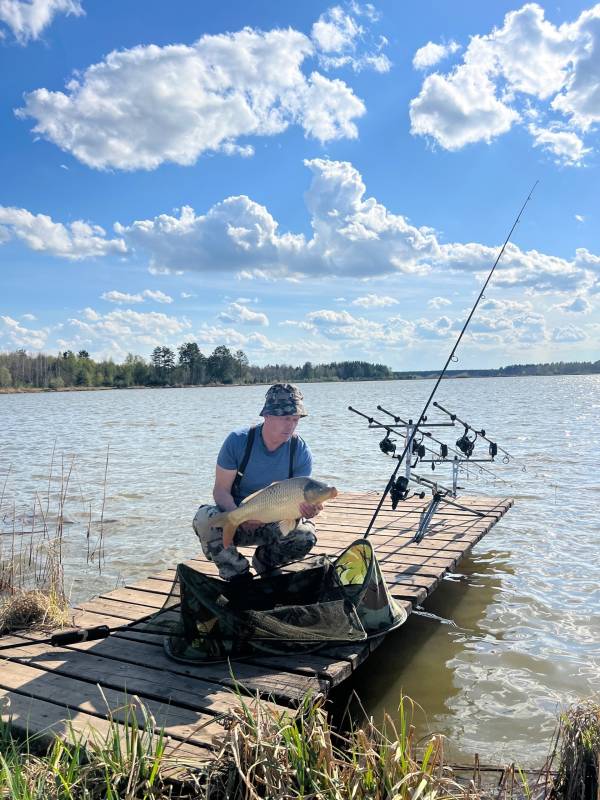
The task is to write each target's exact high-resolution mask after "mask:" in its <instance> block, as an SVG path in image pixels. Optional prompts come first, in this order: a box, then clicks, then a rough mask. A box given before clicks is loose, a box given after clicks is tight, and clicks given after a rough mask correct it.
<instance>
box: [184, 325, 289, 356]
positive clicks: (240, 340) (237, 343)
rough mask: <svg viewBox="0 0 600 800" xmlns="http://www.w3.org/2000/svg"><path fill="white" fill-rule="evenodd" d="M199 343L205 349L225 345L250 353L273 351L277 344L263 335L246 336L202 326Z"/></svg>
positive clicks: (227, 330)
mask: <svg viewBox="0 0 600 800" xmlns="http://www.w3.org/2000/svg"><path fill="white" fill-rule="evenodd" d="M196 337H197V339H198V343H199V344H200V346H201V347H203V348H204V349H207V348H211V347H216V346H217V345H221V344H225V345H226V346H227V347H232V348H243V349H248V350H249V351H261V352H262V351H271V350H274V349H275V348H276V346H277V345H276V344H275V343H274V342H272V341H271V340H270V339H268V338H267V337H266V336H265V335H264V334H262V333H250V334H245V333H241V332H240V331H238V330H236V329H235V328H227V327H223V326H220V325H206V324H204V325H202V326H201V328H200V329H199V330H198V331H197V333H196Z"/></svg>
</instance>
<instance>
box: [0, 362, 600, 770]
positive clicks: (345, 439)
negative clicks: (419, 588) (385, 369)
mask: <svg viewBox="0 0 600 800" xmlns="http://www.w3.org/2000/svg"><path fill="white" fill-rule="evenodd" d="M432 385H433V384H432V383H431V382H430V381H386V382H365V383H321V384H306V385H303V386H302V390H303V392H304V395H305V401H306V405H307V407H308V410H309V412H310V416H309V417H308V418H306V419H304V420H302V421H301V423H300V427H299V432H300V433H301V434H302V436H303V437H304V438H306V440H307V441H308V442H309V444H310V446H311V449H312V450H313V454H314V458H315V468H314V475H315V477H318V478H322V479H325V480H327V481H331V482H333V483H335V485H336V486H337V487H338V488H339V489H341V490H344V489H346V490H356V491H372V490H382V489H383V487H384V486H385V484H386V482H387V479H388V477H389V475H390V472H391V470H392V468H393V462H392V461H391V460H390V459H389V458H387V457H385V456H384V455H383V454H382V453H381V452H380V450H379V447H378V441H379V439H380V438H381V434H378V433H377V432H376V431H373V430H368V428H367V426H366V423H365V421H364V420H361V419H359V418H358V417H357V416H356V415H354V414H351V413H350V412H348V411H347V406H348V405H349V404H352V405H353V406H354V407H356V408H358V409H359V410H361V411H363V412H365V413H368V414H373V415H376V414H377V412H376V406H377V404H381V405H383V406H384V407H385V408H388V409H390V410H392V411H394V412H396V413H397V414H399V415H400V416H403V417H413V418H417V417H418V416H419V413H420V410H421V407H422V405H423V403H424V402H425V399H426V398H427V396H428V394H429V392H430V390H431V388H432ZM266 388H267V387H264V386H247V387H226V388H225V387H223V388H221V387H215V388H213V387H203V388H194V389H138V390H122V391H98V392H72V393H66V392H65V393H48V394H15V395H0V423H1V425H0V493H1V492H2V491H3V486H4V491H3V495H4V496H3V499H2V506H1V511H0V517H1V521H2V528H0V530H3V531H4V535H3V536H2V537H1V538H2V540H3V542H5V543H6V542H8V540H11V539H12V537H11V535H10V534H11V532H12V530H13V527H14V528H15V529H16V530H20V529H21V528H23V529H25V530H27V526H28V525H29V527H30V528H31V524H32V521H31V516H30V515H31V513H32V510H33V507H34V501H35V506H36V512H35V514H36V517H39V508H40V507H41V508H43V509H45V508H46V506H47V505H48V507H49V509H50V511H52V509H56V508H57V504H58V500H57V497H58V492H59V491H60V489H61V486H62V487H63V488H65V487H66V484H67V477H68V487H67V488H68V492H67V499H66V506H65V517H66V518H67V519H68V521H69V522H70V523H72V524H69V525H67V526H66V528H65V537H66V540H65V567H66V575H67V583H68V589H69V591H70V593H71V597H72V599H73V600H74V601H79V600H82V599H87V598H89V597H91V596H92V595H94V594H97V593H98V592H99V591H101V590H106V589H111V588H114V587H115V586H116V585H119V584H121V583H122V582H123V581H130V580H134V579H136V578H141V577H144V576H147V575H148V574H150V573H152V572H157V571H159V570H161V569H164V568H166V567H168V566H172V565H173V564H174V563H176V562H177V561H181V560H183V559H186V558H189V557H190V556H192V555H194V554H195V553H197V552H198V546H197V543H196V539H195V536H194V535H193V533H192V530H191V519H192V517H193V514H194V512H195V509H196V507H197V505H198V504H199V503H201V502H205V501H207V500H208V499H209V498H210V494H211V489H212V480H213V470H214V462H215V458H216V454H217V451H218V449H219V446H220V444H221V442H222V440H223V439H224V437H225V436H226V434H227V433H228V432H229V431H230V430H231V429H232V428H234V427H238V426H239V425H242V424H249V423H251V422H253V421H255V420H256V419H257V418H256V414H257V412H258V411H259V410H260V408H261V406H262V400H263V398H264V394H265V391H266ZM436 399H438V400H439V402H440V403H441V404H442V405H444V406H445V407H446V408H448V409H450V410H451V411H453V412H455V413H457V414H458V416H459V417H461V418H462V419H465V420H467V421H468V422H470V423H472V424H473V425H474V426H475V427H476V428H481V427H483V428H485V429H486V431H487V432H488V433H489V435H490V436H491V437H492V438H494V439H496V440H497V441H498V443H499V445H500V446H501V447H504V448H505V449H506V450H508V451H509V452H510V453H511V454H513V455H514V458H513V459H511V461H510V463H508V464H503V463H502V461H501V460H500V459H498V460H497V463H496V464H494V465H492V466H493V470H494V473H495V476H496V477H495V478H494V477H492V476H486V475H480V474H477V470H475V469H474V468H471V469H470V475H469V478H468V479H466V478H464V479H463V480H462V481H461V484H462V485H465V481H466V487H467V489H466V491H465V493H469V494H474V493H481V494H487V495H503V496H506V495H510V496H512V497H514V499H515V506H514V508H513V509H511V510H510V511H509V513H508V514H507V516H506V517H505V518H504V519H503V520H501V522H500V523H499V524H498V525H497V526H496V527H494V528H493V529H492V531H491V533H490V534H488V535H487V536H486V537H485V538H484V539H483V540H482V541H481V542H480V543H479V544H478V545H477V546H476V547H475V548H474V549H473V551H472V554H471V555H470V556H469V557H468V558H466V559H465V560H464V561H463V562H461V564H460V565H459V567H458V569H459V571H460V574H458V575H453V576H450V578H448V579H447V580H444V581H443V582H442V584H441V585H440V587H439V588H438V589H436V591H435V592H434V594H433V596H432V598H431V599H430V600H429V601H428V603H427V611H428V612H431V616H411V617H410V618H409V620H408V622H407V623H406V625H405V626H403V628H402V629H400V630H399V631H398V632H396V633H395V634H393V635H392V636H390V637H388V639H387V640H386V641H385V643H384V644H383V645H382V646H381V648H379V650H378V651H377V652H376V654H374V655H373V656H372V658H371V659H370V660H369V668H368V669H365V670H362V671H360V672H359V673H358V675H357V678H356V689H357V692H358V694H359V696H360V697H361V699H362V702H363V704H364V705H365V707H366V708H367V710H368V711H369V712H370V713H372V714H373V715H374V716H375V717H376V718H381V716H382V712H383V709H384V708H385V709H387V710H388V711H390V712H392V713H393V711H394V709H395V708H396V706H397V704H398V699H399V697H400V693H401V691H403V692H404V693H405V694H408V695H409V696H410V697H412V698H413V699H414V700H415V701H417V702H418V703H419V704H420V705H421V707H422V709H423V712H422V713H421V714H420V717H419V732H420V733H425V732H426V731H437V732H441V733H444V734H446V735H447V736H448V737H449V739H450V741H451V745H452V754H453V756H454V757H455V758H457V759H459V758H465V757H467V756H468V755H469V754H471V755H472V754H473V753H474V752H478V753H479V754H480V756H481V758H482V760H483V761H485V762H488V763H489V762H497V761H503V760H511V761H512V760H516V761H517V762H519V763H520V764H521V765H524V766H527V765H535V764H539V763H540V762H541V761H542V760H543V758H544V756H545V755H546V753H547V751H548V747H549V744H550V740H551V737H552V733H553V730H554V727H555V723H556V719H557V715H558V713H559V711H560V710H561V709H563V708H565V707H566V706H567V705H568V704H570V703H573V702H577V701H580V700H582V699H585V698H587V697H589V696H590V695H591V694H592V693H593V692H598V690H599V688H600V558H599V557H598V545H599V543H600V533H599V528H600V526H599V524H598V521H599V513H598V503H599V501H600V478H599V477H598V463H599V456H598V453H599V448H600V442H599V439H600V434H599V431H600V426H599V425H598V417H599V416H600V376H593V375H591V376H564V377H562V376H561V377H524V378H488V379H464V380H449V381H445V382H443V383H442V385H441V387H440V390H439V391H438V394H437V396H436ZM379 416H381V415H379ZM433 417H434V414H433V413H431V414H430V421H433ZM461 433H462V428H456V429H447V431H444V429H440V432H439V438H442V439H444V440H445V441H447V442H449V443H450V444H451V445H453V444H454V442H455V440H456V439H457V438H458V436H459V435H460V434H461ZM442 434H444V435H442ZM434 435H438V434H437V433H436V432H434ZM53 450H54V465H53V477H52V480H50V481H49V467H50V462H51V458H52V452H53ZM478 452H479V453H481V450H479V451H478V450H476V454H477V453H478ZM107 462H108V466H107V474H106V480H105V469H106V465H107ZM486 466H489V465H486ZM425 474H429V475H431V473H428V472H427V471H426V472H425ZM448 475H449V473H448V471H447V470H443V469H442V468H439V469H438V470H436V472H435V477H437V478H438V479H439V480H440V481H441V482H443V480H444V478H446V482H448V480H449V478H448ZM49 487H50V490H49ZM36 493H37V500H35V498H36ZM102 511H103V518H104V523H103V538H104V548H105V553H106V557H105V560H104V562H103V563H101V567H102V569H101V571H100V570H99V564H98V559H97V558H96V559H95V560H94V561H93V562H92V563H91V564H86V550H87V539H86V531H87V529H88V523H89V520H90V513H91V520H92V525H91V535H90V542H91V545H92V549H94V547H95V546H96V544H97V540H98V535H99V525H98V521H99V519H100V515H101V513H102Z"/></svg>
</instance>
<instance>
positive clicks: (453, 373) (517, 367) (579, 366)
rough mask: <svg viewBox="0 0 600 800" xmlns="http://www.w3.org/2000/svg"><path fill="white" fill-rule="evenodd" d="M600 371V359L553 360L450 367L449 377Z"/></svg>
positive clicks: (409, 376)
mask: <svg viewBox="0 0 600 800" xmlns="http://www.w3.org/2000/svg"><path fill="white" fill-rule="evenodd" d="M597 373H600V361H552V362H550V363H546V364H510V365H509V366H507V367H499V368H498V369H449V370H448V371H447V372H446V377H448V378H511V377H515V376H520V375H594V374H597ZM439 374H440V373H439V370H437V371H436V370H413V371H411V372H394V375H393V377H394V378H396V379H397V380H418V379H424V378H437V376H438V375H439Z"/></svg>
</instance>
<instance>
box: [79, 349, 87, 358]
mask: <svg viewBox="0 0 600 800" xmlns="http://www.w3.org/2000/svg"><path fill="white" fill-rule="evenodd" d="M89 357H90V354H89V353H88V351H87V350H80V351H79V352H78V353H77V358H85V359H88V358H89Z"/></svg>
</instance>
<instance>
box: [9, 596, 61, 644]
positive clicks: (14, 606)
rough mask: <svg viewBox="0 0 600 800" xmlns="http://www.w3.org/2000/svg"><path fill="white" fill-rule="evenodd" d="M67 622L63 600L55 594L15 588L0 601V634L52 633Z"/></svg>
mask: <svg viewBox="0 0 600 800" xmlns="http://www.w3.org/2000/svg"><path fill="white" fill-rule="evenodd" d="M68 621H69V605H68V603H67V601H66V598H65V597H64V595H62V594H58V593H57V592H56V591H50V592H44V591H41V590H40V589H17V590H16V591H15V592H14V593H13V594H11V595H9V596H8V597H6V598H5V599H4V600H2V601H0V634H2V635H4V634H6V633H11V632H12V631H22V630H53V629H55V628H62V627H65V626H66V625H67V624H68Z"/></svg>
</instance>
